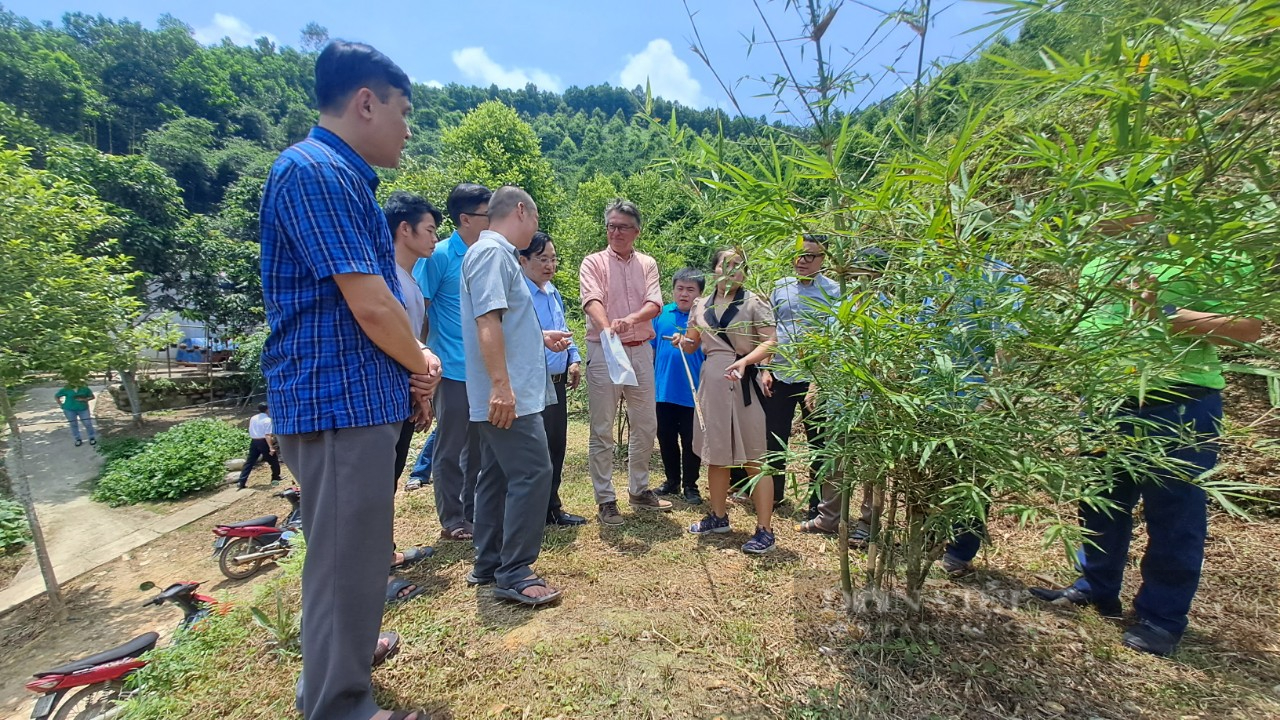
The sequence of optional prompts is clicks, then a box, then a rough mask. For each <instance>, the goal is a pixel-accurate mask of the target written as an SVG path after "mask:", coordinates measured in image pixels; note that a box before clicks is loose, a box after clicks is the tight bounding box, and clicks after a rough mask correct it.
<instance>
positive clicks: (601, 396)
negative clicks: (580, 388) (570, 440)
mask: <svg viewBox="0 0 1280 720" xmlns="http://www.w3.org/2000/svg"><path fill="white" fill-rule="evenodd" d="M624 349H625V350H626V351H627V355H628V357H630V358H631V367H632V368H633V369H634V370H635V371H636V381H637V382H638V383H640V384H639V385H638V386H635V387H631V386H624V385H614V384H613V381H612V380H610V379H609V367H608V366H607V365H605V362H604V349H603V348H602V347H601V346H600V343H598V342H588V343H587V403H588V409H589V410H590V414H591V439H590V441H589V442H588V443H587V458H588V460H587V465H588V469H589V470H590V471H591V484H592V485H593V486H594V487H595V493H596V504H599V503H605V502H612V501H615V500H617V495H616V494H615V493H614V491H613V446H614V441H613V429H614V428H613V426H614V421H615V420H617V415H618V399H619V398H625V399H626V402H627V424H628V426H629V428H630V442H629V443H628V444H627V486H628V489H629V490H630V492H631V494H633V495H639V494H640V493H642V492H644V491H645V490H647V489H649V458H650V457H652V456H653V440H654V437H655V436H656V435H657V433H658V420H657V417H656V415H655V414H654V387H653V346H651V345H650V344H649V343H641V344H640V345H636V346H635V347H628V348H624Z"/></svg>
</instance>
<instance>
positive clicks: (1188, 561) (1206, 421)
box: [1075, 390, 1222, 637]
mask: <svg viewBox="0 0 1280 720" xmlns="http://www.w3.org/2000/svg"><path fill="white" fill-rule="evenodd" d="M1130 415H1132V416H1133V417H1134V418H1137V419H1141V420H1143V421H1145V422H1144V423H1141V424H1138V425H1134V424H1132V423H1126V424H1125V425H1124V426H1122V428H1123V429H1124V430H1125V431H1126V432H1129V433H1130V434H1142V435H1144V436H1146V437H1163V438H1176V437H1178V436H1179V435H1180V434H1182V433H1184V432H1186V429H1187V428H1189V429H1190V430H1191V431H1193V432H1194V433H1195V438H1194V440H1191V441H1190V442H1183V443H1170V445H1169V448H1168V452H1167V453H1166V455H1168V456H1169V457H1171V458H1175V459H1177V460H1179V461H1181V462H1182V463H1184V465H1183V466H1182V467H1179V468H1178V469H1177V470H1176V471H1170V470H1161V469H1156V468H1152V469H1151V470H1150V471H1149V472H1147V473H1144V474H1143V475H1142V476H1141V477H1138V478H1134V477H1132V476H1131V475H1130V474H1128V473H1125V472H1121V471H1119V470H1117V471H1116V472H1115V474H1114V476H1113V477H1112V479H1111V480H1112V484H1111V487H1110V488H1108V490H1107V491H1106V493H1104V497H1106V498H1108V499H1109V500H1111V501H1112V502H1113V503H1115V508H1114V509H1112V510H1109V511H1108V510H1095V509H1091V508H1089V507H1088V506H1085V505H1082V506H1081V507H1080V520H1081V523H1082V524H1083V525H1084V527H1085V529H1086V530H1087V531H1089V533H1090V539H1091V540H1092V541H1093V542H1094V543H1096V546H1095V545H1086V546H1085V548H1084V556H1085V558H1084V568H1083V574H1082V576H1081V578H1080V579H1079V580H1077V581H1076V584H1075V587H1077V588H1078V589H1080V590H1083V591H1085V592H1086V593H1088V594H1090V595H1091V596H1092V597H1093V598H1095V599H1098V600H1104V601H1105V600H1110V599H1112V598H1118V597H1119V596H1120V585H1121V583H1122V581H1123V580H1124V569H1125V565H1126V564H1127V562H1128V558H1129V541H1130V540H1131V539H1132V537H1133V507H1134V505H1136V504H1137V503H1138V499H1139V498H1141V499H1142V501H1143V502H1144V503H1145V508H1146V511H1145V516H1146V520H1147V538H1148V539H1147V550H1146V552H1145V553H1144V554H1143V556H1142V566H1141V570H1142V586H1141V587H1140V588H1139V589H1138V596H1137V598H1135V599H1134V603H1133V604H1134V609H1135V610H1136V611H1137V613H1138V617H1140V618H1141V619H1143V620H1146V621H1148V622H1150V623H1152V624H1153V625H1155V626H1157V627H1160V628H1162V629H1164V630H1167V631H1169V632H1170V633H1173V635H1174V637H1181V636H1182V633H1183V632H1184V631H1185V630H1186V629H1187V613H1188V612H1189V611H1190V610H1191V601H1192V599H1193V598H1194V597H1195V594H1196V589H1197V588H1198V587H1199V585H1200V566H1201V564H1202V563H1203V562H1204V541H1205V536H1206V534H1207V531H1208V512H1207V510H1206V508H1205V502H1206V497H1205V492H1204V490H1202V489H1201V488H1200V486H1198V485H1195V484H1193V483H1190V482H1187V480H1188V479H1192V478H1195V477H1196V476H1197V475H1199V474H1201V473H1203V472H1206V471H1208V470H1211V469H1212V468H1213V466H1214V465H1216V464H1217V462H1218V442H1217V438H1218V434H1219V432H1220V429H1219V426H1220V425H1221V422H1222V394H1221V393H1220V392H1218V391H1216V390H1215V391H1213V392H1211V393H1209V394H1208V395H1205V396H1204V397H1200V398H1195V399H1188V400H1183V401H1181V402H1171V403H1163V404H1160V405H1154V406H1148V407H1143V408H1141V409H1135V410H1133V411H1132V412H1131V413H1130Z"/></svg>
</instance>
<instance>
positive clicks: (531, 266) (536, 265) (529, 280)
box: [520, 231, 587, 525]
mask: <svg viewBox="0 0 1280 720" xmlns="http://www.w3.org/2000/svg"><path fill="white" fill-rule="evenodd" d="M559 261H560V259H559V258H558V257H556V246H555V243H553V242H552V241H551V237H550V236H549V235H547V234H546V233H544V232H541V231H539V232H536V233H534V234H533V240H532V241H531V242H530V243H529V247H527V248H525V249H523V250H521V251H520V270H521V271H522V272H524V282H525V285H526V286H528V288H529V294H530V295H531V296H532V297H533V308H534V310H536V311H537V313H538V324H539V325H540V326H542V329H543V330H557V331H560V332H565V333H567V332H569V325H568V323H566V322H565V318H564V298H563V297H561V296H560V291H559V290H558V289H556V286H555V284H554V283H552V282H551V278H553V277H555V274H556V267H557V264H558V263H559ZM543 352H544V353H546V358H547V372H548V373H550V374H551V384H552V385H553V386H555V389H556V403H555V404H554V405H548V406H547V407H546V408H544V409H543V411H542V424H543V427H544V428H545V429H546V431H547V449H548V450H550V452H551V501H550V502H549V503H548V506H547V524H548V525H585V524H587V519H586V518H584V517H582V516H581V515H574V514H573V513H567V512H565V511H564V506H563V504H562V503H561V502H560V481H561V479H562V478H563V474H564V455H565V449H566V446H567V445H568V442H569V412H568V401H567V397H568V392H567V391H568V390H572V389H574V388H577V387H578V383H579V382H580V381H581V380H582V355H581V354H580V353H579V352H578V346H577V345H575V344H574V342H573V340H572V339H570V340H569V347H568V348H567V349H565V350H558V351H557V350H550V349H547V348H544V349H543Z"/></svg>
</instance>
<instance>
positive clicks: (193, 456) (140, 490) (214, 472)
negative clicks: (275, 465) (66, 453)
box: [93, 419, 248, 507]
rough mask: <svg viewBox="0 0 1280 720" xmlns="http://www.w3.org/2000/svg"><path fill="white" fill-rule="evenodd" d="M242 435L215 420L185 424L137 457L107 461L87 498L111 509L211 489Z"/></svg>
mask: <svg viewBox="0 0 1280 720" xmlns="http://www.w3.org/2000/svg"><path fill="white" fill-rule="evenodd" d="M247 443H248V434H247V433H245V431H243V430H238V429H236V428H233V427H231V426H230V425H228V424H226V423H224V422H222V421H220V420H210V419H201V420H191V421H189V422H185V423H183V424H181V425H179V426H177V427H175V428H173V429H170V430H166V431H165V432H162V433H160V434H159V435H156V436H155V438H154V439H153V440H152V441H151V443H150V444H148V445H147V446H146V447H145V448H144V449H143V450H142V452H139V453H138V454H136V455H134V456H132V457H128V458H123V459H119V460H115V461H112V462H109V463H108V464H107V466H106V468H105V469H104V470H103V472H102V476H101V477H100V478H99V479H98V485H97V487H96V488H94V491H93V499H94V500H97V501H98V502H105V503H107V504H108V505H111V506H113V507H114V506H118V505H132V504H134V503H139V502H144V501H147V500H176V499H178V498H181V497H183V496H185V495H188V494H190V493H193V492H196V491H198V490H205V489H208V488H212V487H217V485H218V483H219V482H221V480H222V476H223V472H224V470H223V462H224V461H225V460H226V459H227V458H229V457H235V456H238V455H239V454H240V453H241V452H243V451H244V448H245V446H246V445H247Z"/></svg>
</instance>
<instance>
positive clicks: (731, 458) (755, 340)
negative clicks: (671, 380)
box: [689, 291, 774, 467]
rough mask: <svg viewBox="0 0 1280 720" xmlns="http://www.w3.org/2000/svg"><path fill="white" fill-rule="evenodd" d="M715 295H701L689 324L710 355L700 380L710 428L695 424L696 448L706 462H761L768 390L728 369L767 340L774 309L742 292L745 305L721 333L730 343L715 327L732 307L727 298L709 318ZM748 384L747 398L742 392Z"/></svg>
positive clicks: (701, 402) (704, 413)
mask: <svg viewBox="0 0 1280 720" xmlns="http://www.w3.org/2000/svg"><path fill="white" fill-rule="evenodd" d="M715 299H716V296H715V295H714V294H713V295H710V296H707V297H703V298H700V299H699V300H698V301H697V302H696V303H694V305H693V309H692V311H691V312H690V313H689V327H691V328H697V329H698V332H699V333H701V335H702V351H703V352H704V353H705V354H706V360H704V361H703V363H702V374H701V377H700V379H699V382H698V406H699V407H700V408H701V409H702V419H703V421H704V422H705V423H706V427H705V428H704V427H702V426H701V425H699V424H695V425H694V428H693V448H694V450H695V451H697V453H698V455H699V457H701V458H702V462H703V463H704V464H707V465H720V466H725V467H732V466H736V465H743V464H745V463H748V462H752V461H755V460H759V459H760V458H761V457H763V456H764V454H765V452H766V451H767V449H768V444H767V443H766V435H765V422H764V402H763V401H762V396H763V394H764V393H763V388H762V386H761V385H760V379H759V377H758V376H755V377H751V378H750V379H749V381H747V382H739V381H733V380H729V379H728V378H726V377H725V376H724V373H725V371H726V370H728V369H729V366H730V365H732V364H733V362H734V361H735V360H737V359H738V358H739V357H742V356H744V355H746V354H748V353H750V352H751V351H752V350H755V349H756V346H758V345H759V344H760V343H762V342H764V341H765V340H766V339H767V338H766V337H765V336H764V335H763V334H762V332H763V331H764V330H766V329H771V328H772V327H773V325H774V319H773V308H772V307H770V306H769V303H768V302H766V301H764V300H761V299H760V298H759V297H756V296H755V295H754V294H752V293H750V292H745V291H744V293H743V301H742V304H741V305H740V306H739V307H738V311H737V313H736V314H735V315H734V316H733V317H732V318H730V320H729V323H728V325H727V327H725V329H724V331H723V332H724V334H725V335H727V336H728V337H729V340H730V343H731V344H730V343H726V342H725V340H724V338H723V337H722V336H721V333H719V332H717V331H716V329H715V328H716V327H718V324H719V322H720V320H721V319H722V318H723V317H724V312H725V310H726V309H727V308H728V307H729V300H728V299H725V298H720V299H719V300H718V301H717V302H715V304H714V305H713V307H712V312H713V315H714V319H715V322H716V323H717V324H716V325H711V324H709V323H708V322H707V317H706V314H707V305H708V303H711V302H712V301H713V300H715ZM744 388H745V389H746V390H747V392H749V393H750V394H749V395H748V396H744Z"/></svg>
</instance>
